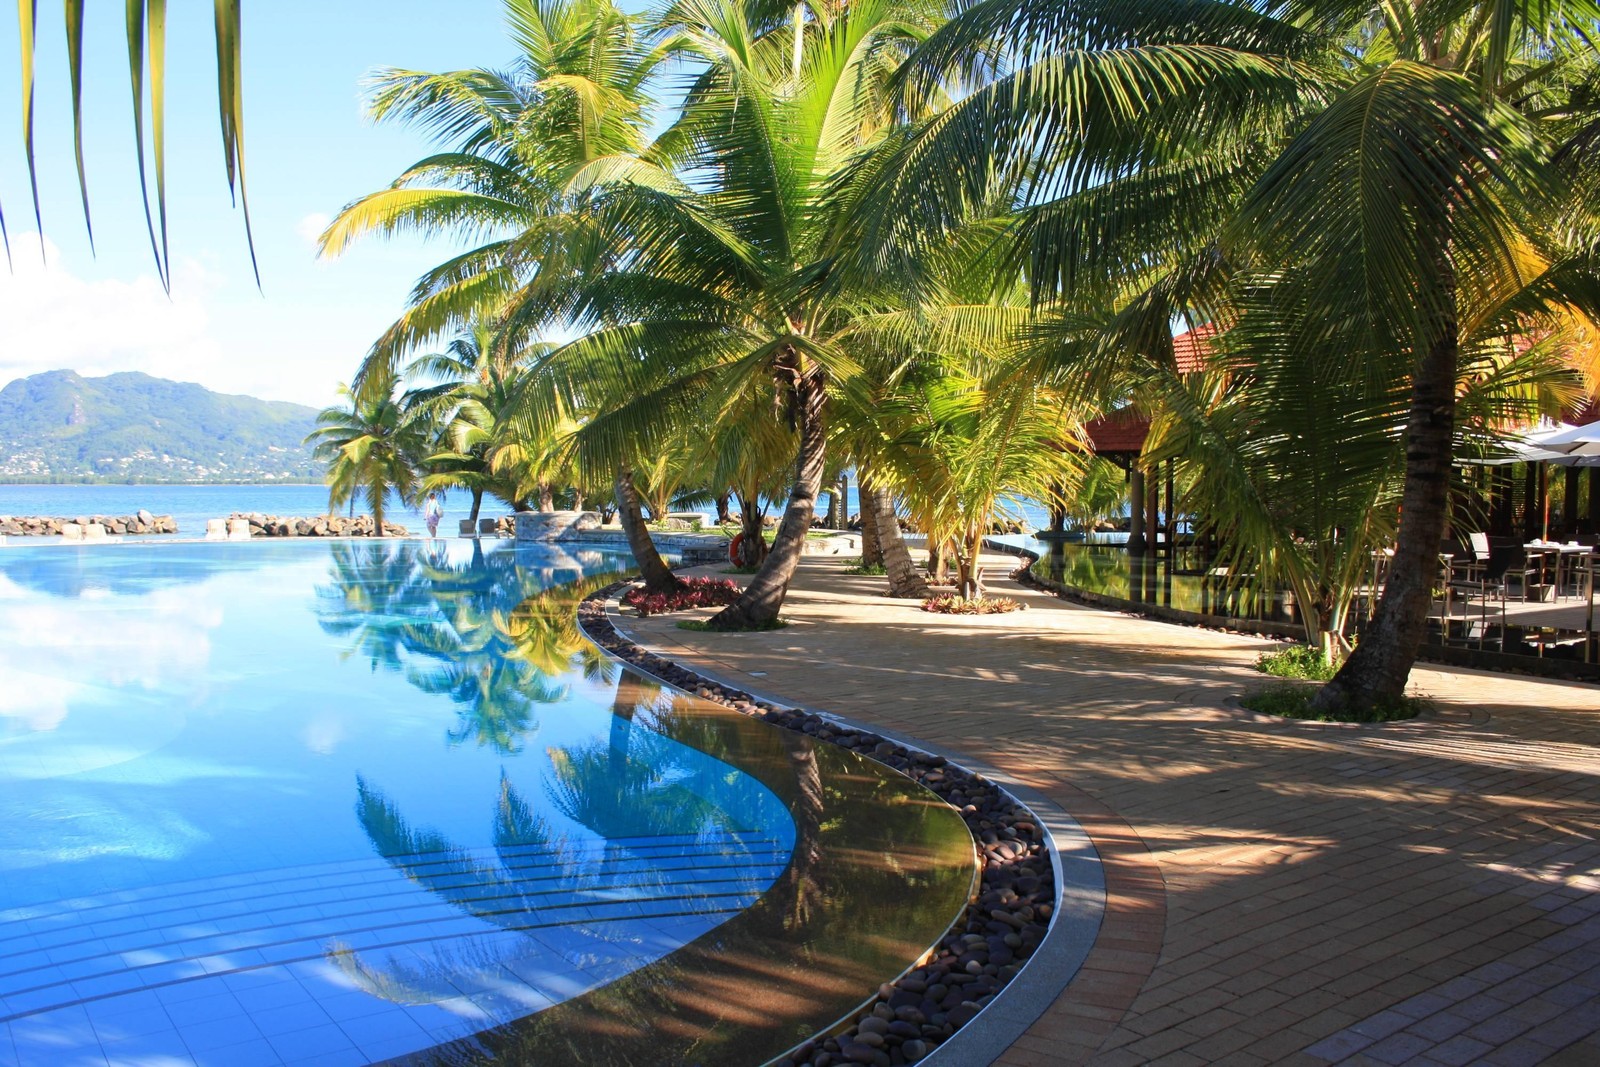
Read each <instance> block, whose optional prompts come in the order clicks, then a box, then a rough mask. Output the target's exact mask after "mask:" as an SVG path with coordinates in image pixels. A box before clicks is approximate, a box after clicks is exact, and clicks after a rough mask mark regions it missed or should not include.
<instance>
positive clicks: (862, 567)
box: [844, 556, 889, 578]
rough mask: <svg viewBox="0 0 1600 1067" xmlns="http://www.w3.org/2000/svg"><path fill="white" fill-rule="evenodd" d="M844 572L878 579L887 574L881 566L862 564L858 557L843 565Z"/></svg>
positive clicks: (886, 569)
mask: <svg viewBox="0 0 1600 1067" xmlns="http://www.w3.org/2000/svg"><path fill="white" fill-rule="evenodd" d="M844 572H845V573H846V574H868V575H872V576H874V577H878V578H882V577H883V576H884V575H886V574H888V573H889V571H888V568H886V567H885V566H884V565H883V564H881V563H862V562H861V558H860V557H859V556H858V557H856V558H855V559H853V560H850V561H849V562H848V563H846V564H845V567H844Z"/></svg>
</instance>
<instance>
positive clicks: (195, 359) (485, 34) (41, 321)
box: [0, 0, 515, 406]
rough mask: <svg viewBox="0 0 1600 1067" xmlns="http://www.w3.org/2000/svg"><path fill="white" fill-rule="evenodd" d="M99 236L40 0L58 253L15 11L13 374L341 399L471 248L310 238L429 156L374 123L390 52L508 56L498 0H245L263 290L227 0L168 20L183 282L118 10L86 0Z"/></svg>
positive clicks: (430, 64)
mask: <svg viewBox="0 0 1600 1067" xmlns="http://www.w3.org/2000/svg"><path fill="white" fill-rule="evenodd" d="M86 7H87V9H88V14H87V19H86V28H85V43H84V51H85V66H86V74H85V85H84V111H85V133H84V154H85V162H86V167H87V170H88V177H89V197H90V209H91V211H92V213H93V220H94V250H93V251H91V249H90V244H89V240H88V237H87V234H86V231H85V226H84V219H83V209H82V206H81V203H80V200H79V195H78V181H77V171H76V168H75V166H74V163H73V155H72V137H71V128H72V127H71V100H70V96H69V91H68V79H67V74H66V59H65V55H66V46H65V34H64V31H63V28H62V17H61V5H60V3H59V2H58V0H45V2H44V3H41V4H39V22H40V27H39V31H38V35H39V46H38V68H39V74H38V83H37V86H36V89H35V142H36V157H37V161H38V173H39V198H40V206H41V209H42V214H43V218H44V232H45V241H44V248H43V255H41V246H40V241H39V237H38V233H37V230H38V227H37V226H36V225H35V222H34V218H33V205H32V202H31V196H30V193H29V187H28V174H27V167H26V163H25V160H24V156H23V152H22V143H23V142H22V124H21V120H20V115H21V103H20V99H21V97H20V90H19V85H18V83H19V78H18V76H17V70H18V66H17V62H18V38H17V24H16V20H14V19H0V208H3V209H4V212H5V220H6V226H7V229H8V231H9V233H10V235H11V253H12V266H11V269H10V270H9V271H7V270H6V269H5V265H4V263H3V261H0V387H3V386H4V385H5V383H7V382H9V381H11V380H13V379H15V378H20V377H25V376H27V375H30V374H36V373H39V372H41V371H46V370H57V369H71V370H76V371H78V372H80V373H82V374H85V375H99V374H107V373H111V372H115V371H126V370H139V371H144V372H146V373H149V374H153V375H157V376H159V377H163V378H173V379H177V380H180V381H190V382H199V383H200V384H201V385H204V386H206V387H208V388H210V389H215V390H218V391H220V392H228V393H246V394H249V395H253V396H258V397H262V398H265V399H269V400H292V401H297V402H299V403H304V404H312V405H316V406H323V405H327V404H331V403H334V402H335V401H336V399H337V390H338V386H339V383H341V382H345V381H348V380H349V379H350V377H351V375H352V374H353V373H354V369H355V366H356V364H357V362H358V361H359V360H360V358H361V356H362V354H363V353H364V352H365V351H366V349H367V347H368V345H370V343H371V342H372V340H373V339H374V338H376V337H377V336H378V334H379V333H381V332H382V330H383V329H384V328H385V327H386V326H388V324H389V323H391V322H392V321H394V319H395V317H396V315H397V314H398V313H399V312H400V310H401V309H402V307H403V305H404V301H405V297H406V294H407V293H408V292H409V290H410V288H411V285H412V284H413V283H414V282H415V280H416V278H417V276H418V275H420V274H421V273H422V272H423V271H424V270H425V269H426V268H427V267H428V266H430V265H431V264H434V263H438V262H439V261H441V260H443V259H444V258H446V256H448V255H449V253H450V252H451V250H452V247H453V246H450V245H448V244H445V243H442V242H437V241H435V242H430V243H424V242H422V241H421V240H419V239H407V240H402V241H385V240H382V239H379V238H372V239H368V240H366V241H364V242H362V243H361V244H359V245H357V246H356V247H355V248H354V249H353V250H351V251H349V252H347V253H345V254H344V255H343V256H342V257H340V258H338V259H335V260H320V259H318V258H317V254H316V249H315V245H314V239H315V237H316V235H317V234H318V233H319V232H320V231H321V229H322V227H323V226H324V225H326V223H327V221H328V220H329V219H330V218H331V217H332V216H333V215H334V214H336V213H337V212H338V211H339V209H340V208H341V207H343V206H344V205H345V204H346V203H348V202H350V201H351V200H353V199H355V198H356V197H358V196H360V195H362V194H364V193H368V192H373V191H375V190H377V189H380V188H382V187H383V186H385V185H387V184H388V183H389V182H391V181H392V180H393V179H394V178H395V177H396V176H397V175H398V174H399V173H400V172H401V171H402V170H404V169H405V167H406V166H407V165H409V164H410V163H412V162H414V161H416V160H417V159H420V158H422V157H423V156H425V155H427V154H429V152H430V151H431V150H432V148H431V146H430V145H429V144H428V142H427V141H426V140H425V138H424V137H423V135H422V134H421V133H420V132H418V131H416V130H411V129H407V128H405V127H402V126H396V125H392V124H386V125H384V126H374V125H372V124H371V123H370V122H369V121H368V120H367V119H366V118H365V117H364V115H363V108H362V100H363V95H362V89H361V82H362V79H363V78H364V77H365V76H366V75H367V74H368V73H369V72H370V71H372V70H373V69H375V68H378V67H403V68H411V69H418V70H430V71H435V70H451V69H458V68H463V67H477V66H496V67H497V66H504V65H506V64H507V63H508V62H509V61H510V60H511V59H512V58H513V57H514V55H515V48H514V46H513V45H512V44H511V42H510V40H509V38H508V37H507V36H506V33H505V30H504V25H503V20H502V16H501V8H500V3H499V0H245V2H244V45H243V52H244V57H243V59H244V71H245V81H244V109H245V121H244V134H245V151H246V163H247V168H248V171H247V176H248V180H249V192H250V209H251V216H252V223H253V226H254V232H255V242H256V252H257V255H258V257H259V261H260V266H261V288H260V289H259V290H258V289H257V288H256V284H255V280H254V278H253V276H252V274H251V269H250V258H249V253H248V250H247V248H246V244H245V235H244V220H243V217H242V216H241V215H240V213H239V212H238V211H237V210H236V209H234V208H233V207H232V206H231V205H230V202H229V197H228V186H227V180H226V173H225V170H224V166H223V155H222V142H221V136H220V134H219V132H218V125H217V110H216V80H215V79H216V66H215V46H214V43H213V39H212V31H211V11H210V8H211V5H210V4H202V3H201V2H200V0H177V2H175V3H172V4H171V5H170V13H169V16H168V44H167V53H168V68H169V74H168V90H167V93H168V101H167V130H168V133H167V173H168V214H169V218H170V225H169V233H170V243H171V256H172V265H173V270H172V295H171V297H170V298H169V297H168V296H167V294H165V293H164V292H162V289H161V286H160V283H159V281H158V280H157V275H156V270H155V266H154V260H153V258H152V256H151V251H150V244H149V238H148V236H147V235H146V232H145V222H144V211H143V208H142V207H141V206H140V202H139V185H138V172H137V169H136V167H137V163H136V157H135V152H134V141H133V128H132V121H131V112H132V104H131V94H130V91H129V84H128V68H127V45H126V41H125V38H124V37H123V29H122V5H121V4H117V3H110V2H107V0H100V2H97V3H90V4H87V5H86Z"/></svg>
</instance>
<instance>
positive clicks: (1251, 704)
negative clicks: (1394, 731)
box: [1239, 685, 1428, 722]
mask: <svg viewBox="0 0 1600 1067" xmlns="http://www.w3.org/2000/svg"><path fill="white" fill-rule="evenodd" d="M1316 695H1317V687H1316V686H1312V685H1272V686H1267V687H1266V688H1264V689H1258V690H1256V691H1255V692H1253V693H1249V694H1247V695H1245V696H1244V697H1241V698H1240V700H1239V703H1240V704H1241V705H1242V706H1244V707H1246V708H1249V709H1250V710H1251V711H1259V712H1261V713H1262V714H1263V715H1277V716H1279V717H1281V718H1285V719H1305V720H1309V721H1311V722H1397V721H1399V720H1401V719H1414V718H1416V717H1417V716H1418V715H1420V714H1422V713H1423V712H1424V711H1426V710H1427V709H1428V702H1427V701H1425V700H1418V699H1417V698H1416V697H1406V698H1404V699H1402V700H1401V701H1400V702H1399V703H1398V704H1394V705H1390V706H1384V707H1377V708H1374V709H1372V711H1371V712H1366V713H1361V714H1356V713H1354V712H1350V711H1333V712H1326V713H1324V712H1314V711H1312V710H1311V700H1312V698H1313V697H1315V696H1316Z"/></svg>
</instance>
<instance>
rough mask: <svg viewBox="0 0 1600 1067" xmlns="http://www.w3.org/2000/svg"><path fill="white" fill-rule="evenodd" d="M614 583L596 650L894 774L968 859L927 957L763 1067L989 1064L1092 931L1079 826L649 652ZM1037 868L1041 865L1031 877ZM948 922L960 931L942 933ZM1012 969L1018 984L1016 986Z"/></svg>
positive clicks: (604, 601) (1099, 882)
mask: <svg viewBox="0 0 1600 1067" xmlns="http://www.w3.org/2000/svg"><path fill="white" fill-rule="evenodd" d="M626 584H628V583H624V582H619V583H616V584H614V585H612V586H610V587H608V588H606V589H603V590H600V591H598V592H596V593H593V594H591V595H590V596H589V597H587V598H586V599H585V600H584V601H583V602H582V603H581V604H580V605H579V607H578V623H579V626H580V627H581V628H582V629H583V630H584V632H585V634H586V635H587V636H588V637H589V639H590V640H591V641H593V642H594V643H595V644H596V645H597V646H598V647H600V648H601V649H602V650H604V651H605V652H607V653H608V654H610V655H612V656H614V657H616V658H618V659H621V660H624V661H625V662H627V663H628V664H630V665H631V666H633V667H635V668H636V669H639V670H643V671H645V672H646V673H648V674H651V675H653V676H654V677H656V678H657V679H659V680H660V681H663V682H665V683H667V684H669V685H673V686H675V687H677V688H679V689H682V690H685V691H687V692H689V693H691V694H693V695H695V696H698V697H700V698H701V699H705V700H712V701H714V702H717V703H720V704H723V705H724V706H727V707H730V708H732V709H734V710H736V711H739V712H741V713H743V714H746V715H751V716H753V717H756V718H760V719H762V720H763V721H766V722H770V723H772V724H774V725H777V726H782V727H784V728H786V729H791V730H796V731H798V732H801V733H805V734H807V735H809V736H811V737H814V738H816V739H818V740H823V741H828V742H831V743H833V744H837V745H840V746H841V747H844V748H848V749H850V750H852V751H854V752H857V753H859V754H861V755H864V756H867V757H868V758H871V759H873V760H876V761H877V762H880V763H883V764H884V765H886V766H888V767H890V768H892V769H894V770H896V771H898V772H899V773H901V774H904V775H905V776H906V777H908V778H910V779H911V780H913V781H915V782H918V783H919V784H921V785H923V786H924V787H925V788H927V789H929V790H930V791H932V792H934V793H935V794H936V795H938V796H939V797H941V799H943V800H945V801H946V802H947V803H950V804H951V805H952V806H953V807H956V808H957V809H958V810H960V812H961V814H962V817H963V819H964V820H965V821H966V823H967V826H968V828H969V829H970V830H971V831H972V835H973V839H974V842H975V844H976V845H977V847H978V849H979V852H980V854H981V857H982V877H981V882H980V885H979V891H978V895H977V898H976V900H974V901H973V903H971V904H969V905H968V907H967V910H966V912H965V913H964V915H963V917H962V919H961V920H958V922H957V924H954V925H952V927H951V932H950V933H948V934H946V936H945V937H944V938H942V939H941V941H940V942H939V945H938V947H937V948H936V949H935V950H933V955H932V958H931V959H927V960H925V961H924V962H922V963H921V964H920V965H918V966H915V967H913V968H912V969H911V970H909V971H907V972H906V973H905V974H902V975H901V976H900V978H898V979H897V980H895V981H894V982H890V983H885V984H884V985H883V986H880V987H879V990H878V993H877V995H876V996H875V997H873V998H871V999H870V1000H868V1001H866V1002H865V1003H864V1005H863V1008H862V1009H858V1010H857V1011H855V1012H852V1013H850V1015H847V1016H846V1017H845V1018H844V1019H842V1020H840V1022H839V1023H837V1024H835V1026H833V1027H830V1028H828V1029H827V1030H825V1031H823V1032H822V1033H820V1034H818V1035H817V1036H816V1037H814V1038H812V1039H810V1040H808V1041H806V1042H803V1043H801V1044H800V1045H798V1046H796V1047H795V1048H794V1049H793V1050H791V1051H790V1052H789V1053H788V1054H786V1055H785V1056H783V1057H780V1058H778V1059H777V1060H774V1061H772V1063H773V1064H774V1065H776V1067H800V1065H803V1064H809V1065H810V1067H834V1065H838V1064H851V1063H859V1064H873V1065H896V1064H901V1063H917V1062H927V1063H936V1064H938V1065H939V1067H965V1065H968V1064H972V1065H981V1064H988V1063H989V1062H991V1061H992V1060H993V1058H994V1056H995V1055H996V1054H997V1053H998V1052H999V1051H1001V1050H1003V1049H1004V1048H1006V1047H1007V1046H1009V1045H1010V1044H1012V1042H1014V1041H1015V1040H1016V1039H1017V1038H1019V1037H1021V1036H1022V1034H1023V1033H1024V1032H1025V1031H1026V1030H1027V1029H1028V1027H1029V1026H1030V1025H1032V1024H1033V1023H1034V1022H1035V1021H1036V1020H1037V1019H1038V1018H1039V1017H1040V1015H1041V1014H1042V1013H1043V1012H1044V1010H1045V1009H1046V1008H1048V1007H1049V1006H1050V1004H1052V1003H1053V1002H1054V1001H1055V999H1056V997H1057V996H1059V994H1060V993H1061V991H1062V990H1063V989H1065V988H1066V986H1067V985H1068V983H1069V982H1071V980H1072V979H1073V977H1074V976H1075V975H1076V974H1077V972H1078V970H1079V968H1080V967H1081V966H1082V964H1083V962H1084V960H1085V959H1086V958H1087V957H1088V955H1089V952H1090V949H1091V947H1092V946H1093V944H1094V943H1095V940H1096V938H1097V936H1098V934H1099V932H1100V925H1101V916H1102V914H1103V912H1104V907H1105V882H1104V876H1103V872H1102V871H1101V869H1100V863H1099V856H1098V853H1097V852H1096V851H1095V849H1094V846H1093V845H1092V843H1091V842H1090V839H1089V836H1088V835H1087V834H1086V833H1085V832H1084V830H1083V828H1082V827H1081V826H1079V825H1078V824H1077V822H1076V821H1075V820H1073V819H1072V817H1071V816H1070V815H1068V814H1067V813H1066V812H1064V811H1061V810H1060V809H1059V808H1057V807H1056V806H1055V805H1053V804H1050V803H1049V802H1048V801H1046V800H1045V799H1044V798H1043V797H1042V796H1039V795H1038V794H1037V793H1035V792H1034V791H1033V790H1030V789H1028V788H1027V787H1026V786H1023V785H1021V783H1017V782H1014V781H1008V782H1007V783H1006V785H1005V786H1001V785H999V784H998V783H997V782H996V779H997V778H1002V777H1004V776H1002V775H999V774H997V773H996V772H994V771H993V770H992V769H991V768H984V770H985V771H986V772H988V773H987V774H983V773H973V772H972V771H971V770H968V769H967V768H966V767H963V766H958V765H957V764H955V763H954V762H952V761H951V760H950V758H949V757H948V756H945V755H943V754H940V753H936V752H932V751H930V750H928V749H927V748H925V747H922V746H919V745H916V744H914V743H911V742H908V741H906V740H904V739H901V738H894V739H893V740H891V739H889V738H887V737H885V736H884V735H883V734H882V733H877V732H873V731H872V730H870V729H868V728H865V727H863V726H860V725H858V724H855V723H852V722H850V721H849V720H847V719H844V718H842V717H840V716H837V715H831V714H825V713H822V712H819V711H814V710H810V709H805V708H799V707H793V706H786V705H783V704H781V703H778V702H776V701H773V700H770V699H766V698H762V697H759V696H757V695H755V694H752V693H749V692H746V691H744V690H740V689H738V688H736V687H733V686H732V685H730V684H727V683H725V682H723V681H722V680H720V679H716V678H714V677H710V676H707V675H703V674H700V673H697V672H695V671H691V670H689V669H688V668H685V667H682V666H680V665H678V664H675V663H673V662H672V661H670V660H668V659H666V658H664V657H662V656H659V655H657V654H656V653H654V652H651V651H650V650H649V649H647V648H645V647H643V646H641V645H639V644H638V643H636V642H635V641H634V640H633V639H632V637H631V636H630V635H628V634H626V633H625V632H624V631H622V630H621V629H620V628H619V627H617V626H616V624H615V622H614V621H613V618H612V616H611V614H610V612H609V611H608V606H609V604H610V603H611V601H612V600H613V599H614V597H615V596H616V594H617V593H618V591H619V590H620V589H622V588H623V587H624V586H625V585H626ZM968 762H970V761H968ZM1019 794H1025V795H1027V798H1028V799H1027V800H1024V799H1022V797H1021V796H1019ZM1030 802H1031V803H1030ZM1039 809H1044V810H1045V814H1044V815H1041V814H1039V813H1038V812H1039ZM1063 845H1065V846H1066V847H1065V848H1063ZM1042 859H1048V866H1047V867H1044V868H1043V869H1041V866H1040V864H1039V861H1040V860H1042ZM1069 879H1070V880H1069ZM1063 908H1065V909H1066V917H1065V918H1062V917H1061V916H1062V915H1063ZM1040 920H1043V921H1040ZM961 925H964V926H965V928H966V932H965V933H957V932H955V931H956V930H957V928H958V927H959V926H961ZM1024 971H1026V972H1027V973H1028V974H1029V979H1030V980H1029V981H1028V982H1026V983H1017V982H1016V981H1015V979H1016V978H1017V977H1018V976H1020V975H1021V974H1022V973H1024ZM969 987H970V991H971V993H972V994H973V995H971V996H968V995H967V993H968V992H969ZM852 1017H853V1018H852Z"/></svg>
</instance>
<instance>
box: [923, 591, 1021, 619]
mask: <svg viewBox="0 0 1600 1067" xmlns="http://www.w3.org/2000/svg"><path fill="white" fill-rule="evenodd" d="M1021 607H1022V605H1021V604H1020V603H1018V602H1017V601H1015V600H1012V599H1011V598H1010V597H1008V596H974V597H964V596H956V595H955V594H954V593H947V594H945V595H943V596H931V597H929V598H928V599H927V600H924V601H923V602H922V610H923V611H931V612H934V613H936V614H939V615H1004V614H1005V613H1006V612H1008V611H1016V610H1018V609H1019V608H1021Z"/></svg>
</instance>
